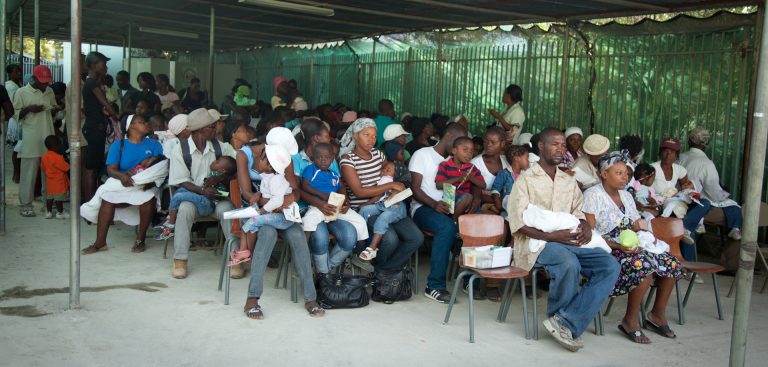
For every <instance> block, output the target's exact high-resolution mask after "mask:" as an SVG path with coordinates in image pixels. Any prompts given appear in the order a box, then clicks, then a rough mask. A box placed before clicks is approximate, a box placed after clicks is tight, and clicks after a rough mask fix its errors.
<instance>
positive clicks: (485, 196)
mask: <svg viewBox="0 0 768 367" xmlns="http://www.w3.org/2000/svg"><path fill="white" fill-rule="evenodd" d="M505 135H506V134H505V131H504V129H502V128H501V127H500V126H492V127H491V128H489V129H488V130H487V131H486V132H485V135H484V136H483V154H482V155H479V156H477V157H475V158H473V159H472V161H470V163H472V164H474V165H475V167H477V169H478V170H480V174H482V175H483V180H484V181H485V187H486V189H485V190H482V196H476V195H473V196H474V197H478V198H482V204H491V207H493V205H492V204H493V198H492V197H491V195H490V189H491V186H493V180H495V179H496V175H497V174H498V173H499V172H500V171H501V170H503V169H505V168H509V162H507V158H506V157H505V156H504V154H503V153H504V146H505V145H506V144H505V142H504V139H505ZM496 214H498V213H496Z"/></svg>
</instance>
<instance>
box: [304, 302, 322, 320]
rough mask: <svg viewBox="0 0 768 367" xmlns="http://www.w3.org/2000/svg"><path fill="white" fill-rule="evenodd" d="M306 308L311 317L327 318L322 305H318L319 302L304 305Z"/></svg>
mask: <svg viewBox="0 0 768 367" xmlns="http://www.w3.org/2000/svg"><path fill="white" fill-rule="evenodd" d="M304 308H305V309H307V312H309V316H311V317H323V316H325V310H324V309H323V308H322V307H320V305H318V304H317V302H315V301H312V302H310V303H308V304H306V305H304Z"/></svg>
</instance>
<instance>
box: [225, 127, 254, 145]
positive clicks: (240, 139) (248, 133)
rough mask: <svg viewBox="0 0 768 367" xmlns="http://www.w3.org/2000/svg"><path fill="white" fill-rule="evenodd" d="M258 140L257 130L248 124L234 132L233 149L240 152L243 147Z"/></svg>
mask: <svg viewBox="0 0 768 367" xmlns="http://www.w3.org/2000/svg"><path fill="white" fill-rule="evenodd" d="M255 138H256V129H254V128H252V127H251V126H249V125H248V124H241V125H239V126H238V127H237V128H236V129H235V131H233V132H232V139H230V142H231V143H232V148H235V150H239V149H240V148H242V147H243V145H245V144H247V143H248V142H249V141H251V140H253V139H255Z"/></svg>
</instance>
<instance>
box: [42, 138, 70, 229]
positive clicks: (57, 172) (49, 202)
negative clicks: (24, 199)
mask: <svg viewBox="0 0 768 367" xmlns="http://www.w3.org/2000/svg"><path fill="white" fill-rule="evenodd" d="M45 147H46V148H47V149H48V151H47V152H46V153H45V155H43V158H42V160H41V163H40V165H41V169H42V170H43V173H44V174H45V183H46V187H45V190H46V194H47V198H46V201H45V210H46V212H45V219H51V218H53V217H54V214H53V205H54V203H55V204H56V211H57V212H56V214H55V216H56V219H67V218H69V214H68V213H66V212H65V211H64V200H66V199H67V191H68V190H69V176H68V173H69V163H67V161H65V160H64V157H63V156H62V155H61V142H60V140H59V138H57V137H56V136H55V135H49V136H48V137H46V138H45Z"/></svg>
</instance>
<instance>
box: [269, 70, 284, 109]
mask: <svg viewBox="0 0 768 367" xmlns="http://www.w3.org/2000/svg"><path fill="white" fill-rule="evenodd" d="M272 85H273V86H274V89H275V95H274V96H272V100H271V101H270V102H271V104H272V109H275V108H277V107H278V106H285V105H287V104H288V101H286V99H287V97H288V81H287V80H285V77H284V76H282V75H278V76H276V77H275V79H274V80H273V83H272Z"/></svg>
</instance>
